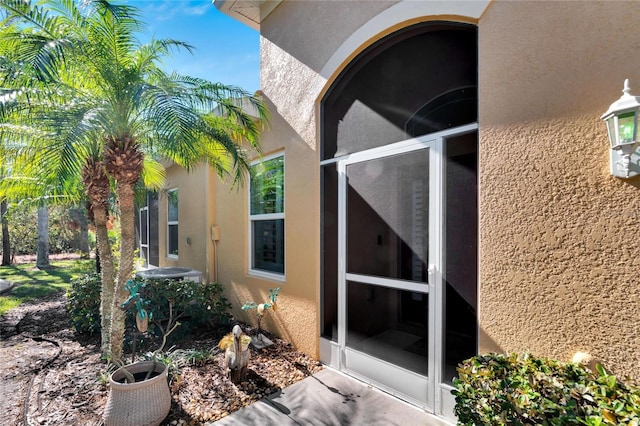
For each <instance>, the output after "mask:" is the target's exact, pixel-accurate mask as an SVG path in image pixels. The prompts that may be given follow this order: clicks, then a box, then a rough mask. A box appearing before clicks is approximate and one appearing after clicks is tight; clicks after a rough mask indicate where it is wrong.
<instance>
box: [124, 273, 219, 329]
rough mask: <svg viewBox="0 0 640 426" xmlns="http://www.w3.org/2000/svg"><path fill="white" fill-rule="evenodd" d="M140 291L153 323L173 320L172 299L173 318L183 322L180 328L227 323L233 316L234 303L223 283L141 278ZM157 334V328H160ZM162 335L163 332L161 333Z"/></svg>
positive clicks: (138, 279)
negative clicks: (225, 293)
mask: <svg viewBox="0 0 640 426" xmlns="http://www.w3.org/2000/svg"><path fill="white" fill-rule="evenodd" d="M136 280H137V281H139V282H140V287H139V293H140V297H141V299H142V300H144V304H145V309H146V310H147V312H149V313H150V315H151V320H152V322H155V323H160V324H164V323H166V321H168V319H169V302H171V303H172V309H173V319H174V320H178V321H180V323H181V324H182V325H181V327H180V328H182V329H183V330H185V331H186V329H188V328H194V327H200V326H202V325H213V324H217V323H226V322H228V321H229V319H230V318H231V316H230V314H229V313H228V310H229V309H230V308H231V305H230V304H229V302H228V301H227V299H226V298H225V297H224V296H222V291H223V286H222V284H220V283H211V284H200V283H197V282H193V281H189V280H176V279H170V278H169V279H158V278H152V279H141V278H136ZM156 333H157V331H156ZM157 334H158V335H161V333H157Z"/></svg>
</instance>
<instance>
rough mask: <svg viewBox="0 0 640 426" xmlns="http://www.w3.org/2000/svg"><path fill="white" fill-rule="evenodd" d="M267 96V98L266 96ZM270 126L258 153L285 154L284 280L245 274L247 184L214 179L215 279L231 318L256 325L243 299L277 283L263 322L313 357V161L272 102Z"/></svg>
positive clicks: (258, 296)
mask: <svg viewBox="0 0 640 426" xmlns="http://www.w3.org/2000/svg"><path fill="white" fill-rule="evenodd" d="M267 101H268V99H267ZM269 107H270V110H271V130H270V131H267V132H265V133H264V134H263V136H262V139H261V140H262V149H263V155H265V156H267V155H271V154H275V153H284V156H285V184H284V187H285V280H284V281H283V282H281V281H277V280H270V279H265V278H261V277H257V276H253V275H250V274H249V267H250V265H249V225H248V224H249V219H248V214H249V212H248V187H247V186H245V188H244V189H241V190H239V191H238V190H236V189H231V188H230V186H229V185H228V184H219V188H218V190H217V193H216V209H215V217H216V224H217V225H219V226H220V241H219V243H218V253H219V257H218V267H219V269H218V272H219V276H218V279H219V281H220V282H221V283H223V284H224V285H225V287H226V295H227V297H228V298H229V301H230V302H231V304H232V305H233V315H234V317H235V318H237V319H240V320H243V321H247V322H250V323H253V324H254V325H255V324H257V322H256V317H255V313H256V311H255V310H252V311H247V312H245V311H242V310H241V309H240V308H241V307H242V305H243V304H244V303H245V302H247V301H254V302H256V303H261V302H266V301H268V299H267V296H268V293H269V289H271V288H275V287H280V293H279V296H278V304H277V306H278V308H277V310H276V311H268V314H267V315H266V316H265V319H264V320H263V324H262V325H263V327H265V328H266V329H267V330H269V331H271V332H273V333H275V334H276V335H279V336H280V337H282V338H284V339H285V340H287V341H289V342H291V343H292V344H293V345H295V346H296V347H297V348H298V349H300V350H302V351H304V352H306V353H309V354H310V355H312V356H317V351H318V348H317V345H318V342H317V338H318V337H317V336H318V328H319V326H318V306H319V299H318V259H319V254H318V246H319V243H318V226H317V223H318V217H319V213H318V211H319V206H318V197H317V187H318V166H317V163H316V154H315V151H314V150H313V149H311V148H309V146H308V145H307V144H306V143H305V142H304V141H303V140H302V139H301V138H300V136H299V135H298V134H296V132H294V131H293V130H292V129H291V127H289V126H288V125H287V123H286V122H285V121H284V120H283V119H282V117H280V116H279V114H278V112H277V110H276V108H275V107H274V105H273V104H269Z"/></svg>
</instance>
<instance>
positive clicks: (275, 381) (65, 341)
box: [0, 293, 322, 426]
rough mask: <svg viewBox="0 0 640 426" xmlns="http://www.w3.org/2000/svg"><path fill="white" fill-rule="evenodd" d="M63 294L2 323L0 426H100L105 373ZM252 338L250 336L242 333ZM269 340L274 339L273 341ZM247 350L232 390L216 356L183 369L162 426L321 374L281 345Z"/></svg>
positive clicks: (215, 412)
mask: <svg viewBox="0 0 640 426" xmlns="http://www.w3.org/2000/svg"><path fill="white" fill-rule="evenodd" d="M65 303H66V297H65V295H64V294H63V293H58V294H54V295H51V296H49V297H47V298H44V299H40V300H38V301H35V302H32V303H25V304H23V305H20V306H19V307H17V308H16V309H13V310H11V311H9V312H8V313H7V314H5V315H4V316H0V413H2V417H1V418H0V424H2V425H7V426H9V425H25V426H26V425H100V424H101V423H102V419H101V418H102V413H103V411H104V406H105V404H106V401H107V395H108V386H107V385H106V382H108V380H106V378H107V377H108V376H107V374H106V371H107V366H106V364H105V363H104V362H103V361H101V360H100V354H99V340H98V338H97V337H93V338H87V337H83V336H80V335H78V334H76V333H75V332H74V331H73V330H72V329H71V325H70V321H69V316H68V314H67V312H66V309H65ZM246 331H247V332H248V333H249V334H251V333H252V332H255V330H252V329H250V328H249V327H247V330H246ZM197 334H198V338H197V340H196V339H190V340H186V341H182V342H181V343H180V344H179V345H178V346H179V347H180V348H184V349H212V348H215V347H216V345H217V343H218V341H219V339H220V337H221V336H220V331H218V332H217V333H216V332H215V331H212V330H199V331H198V333H197ZM270 337H273V336H270ZM272 340H274V343H275V345H274V346H272V347H270V348H268V349H263V350H262V351H260V352H258V351H256V350H255V349H254V348H251V360H250V364H249V373H248V376H247V381H246V382H243V383H241V384H239V385H234V384H233V383H232V382H231V381H230V380H229V379H228V378H227V377H226V374H225V371H224V368H223V359H224V354H223V353H221V352H220V351H219V350H216V351H214V353H215V355H214V356H213V357H212V358H211V359H208V360H205V361H202V362H199V363H197V364H196V365H184V366H182V367H181V368H180V369H179V373H178V375H177V376H175V377H173V378H172V380H171V381H170V387H171V393H172V403H171V412H170V413H169V416H168V417H167V419H166V420H165V421H164V422H163V424H166V425H168V424H182V425H199V424H203V423H206V422H210V421H214V420H218V419H220V418H222V417H224V416H226V415H228V414H229V413H230V412H233V411H236V410H237V409H239V408H241V407H243V406H245V405H249V404H251V403H253V402H255V401H258V400H259V399H261V398H263V397H264V396H266V395H268V394H270V393H272V392H275V391H277V390H279V389H282V388H284V387H286V386H288V385H290V384H292V383H295V382H297V381H299V380H301V379H303V378H304V377H306V376H308V375H309V374H313V373H315V372H317V371H319V370H320V369H321V368H322V367H321V365H320V364H319V363H318V362H317V361H315V360H313V359H311V358H309V357H308V356H306V355H304V354H302V353H300V352H297V351H296V350H295V349H294V348H293V347H291V345H289V344H287V343H286V342H284V341H282V340H280V339H276V338H272Z"/></svg>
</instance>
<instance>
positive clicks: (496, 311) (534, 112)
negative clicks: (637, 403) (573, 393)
mask: <svg viewBox="0 0 640 426" xmlns="http://www.w3.org/2000/svg"><path fill="white" fill-rule="evenodd" d="M638 22H640V8H638V7H635V6H633V7H632V5H631V4H630V3H626V2H577V3H576V2H545V3H543V2H508V1H494V2H493V3H491V5H490V6H489V8H488V9H487V11H486V12H485V14H484V15H483V16H482V18H481V20H480V22H479V115H480V117H479V124H480V351H481V352H484V351H489V350H493V351H503V350H505V351H525V350H530V351H532V352H534V353H537V354H541V355H547V356H552V357H556V358H559V359H564V360H567V359H570V358H571V357H572V355H573V354H574V353H575V352H576V351H586V352H590V353H591V354H592V355H594V356H595V357H596V358H597V359H600V360H602V361H603V362H604V365H605V366H606V367H608V368H610V369H612V370H613V371H614V372H615V373H617V374H619V375H620V376H622V377H624V376H627V375H628V376H631V377H633V378H635V379H640V315H639V314H638V310H639V308H640V298H639V294H640V288H639V285H638V282H639V280H638V267H639V266H640V238H638V237H637V236H638V235H639V232H640V213H639V212H640V192H639V191H638V186H639V184H640V181H639V180H638V179H634V180H629V181H625V180H620V179H616V178H614V177H612V176H610V175H609V156H608V155H609V154H608V142H607V135H606V131H605V126H604V124H603V123H602V122H601V121H600V118H599V117H600V115H601V114H602V113H603V112H604V111H605V110H606V109H607V108H608V106H609V104H610V103H612V102H613V101H614V100H616V99H617V98H618V97H619V96H620V94H621V89H622V83H623V80H624V78H627V77H628V78H630V79H631V83H632V88H633V87H634V86H635V88H636V90H635V93H640V69H638V67H637V64H638V60H637V59H638V52H640V33H638V31H637V23H638Z"/></svg>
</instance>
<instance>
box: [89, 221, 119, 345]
mask: <svg viewBox="0 0 640 426" xmlns="http://www.w3.org/2000/svg"><path fill="white" fill-rule="evenodd" d="M93 217H94V219H93V220H94V223H95V226H96V245H97V246H98V250H97V251H98V254H99V256H96V257H99V259H100V260H99V261H100V276H101V282H102V288H101V296H100V332H101V335H100V336H101V349H102V355H103V356H107V357H108V356H109V352H110V347H111V338H110V337H111V336H110V328H111V320H112V311H111V307H112V305H113V295H114V287H115V284H114V283H115V276H116V271H115V266H114V263H113V255H112V253H111V243H110V242H109V231H108V230H107V211H106V210H105V209H94V210H93Z"/></svg>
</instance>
